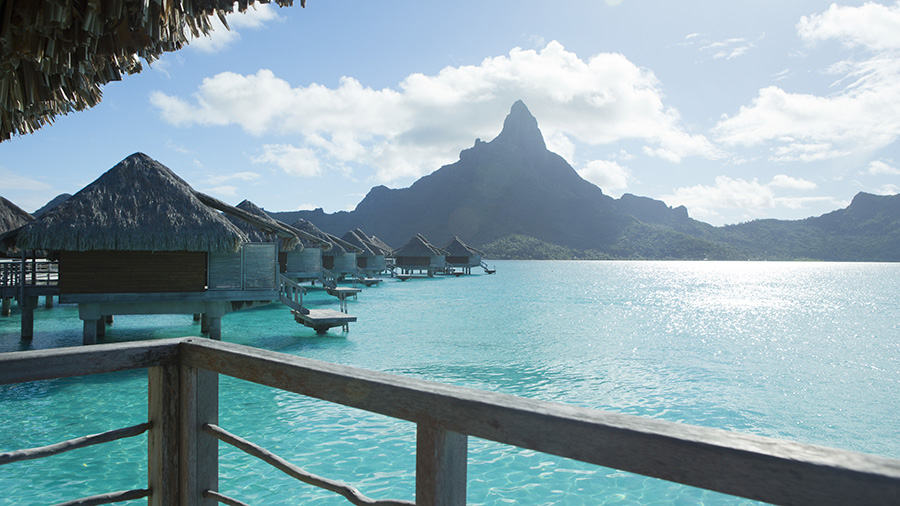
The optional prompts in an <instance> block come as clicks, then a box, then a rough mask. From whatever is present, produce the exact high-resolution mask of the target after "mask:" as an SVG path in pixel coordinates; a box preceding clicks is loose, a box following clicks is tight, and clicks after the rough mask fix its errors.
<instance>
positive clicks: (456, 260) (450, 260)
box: [447, 257, 469, 265]
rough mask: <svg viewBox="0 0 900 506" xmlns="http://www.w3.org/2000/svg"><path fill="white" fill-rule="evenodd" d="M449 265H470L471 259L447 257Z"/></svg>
mask: <svg viewBox="0 0 900 506" xmlns="http://www.w3.org/2000/svg"><path fill="white" fill-rule="evenodd" d="M447 263H448V264H455V265H465V264H468V263H469V257H447Z"/></svg>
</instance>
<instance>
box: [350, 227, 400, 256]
mask: <svg viewBox="0 0 900 506" xmlns="http://www.w3.org/2000/svg"><path fill="white" fill-rule="evenodd" d="M356 230H359V229H356ZM369 243H370V244H371V245H372V246H374V247H376V248H379V249H381V251H383V252H384V254H385V255H390V254H391V253H392V252H393V251H394V248H392V247H390V246H388V244H387V243H386V242H384V241H382V240H381V239H379V238H378V237H376V236H374V235H372V236H369Z"/></svg>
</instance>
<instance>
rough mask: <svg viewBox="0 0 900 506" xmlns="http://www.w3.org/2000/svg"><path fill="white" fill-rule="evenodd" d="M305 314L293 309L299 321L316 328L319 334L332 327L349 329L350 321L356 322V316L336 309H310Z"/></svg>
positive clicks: (295, 317)
mask: <svg viewBox="0 0 900 506" xmlns="http://www.w3.org/2000/svg"><path fill="white" fill-rule="evenodd" d="M308 311H309V312H308V313H306V314H304V313H301V312H300V311H291V313H292V314H293V315H294V319H295V320H296V321H297V323H300V324H302V325H305V326H307V327H309V328H311V329H314V330H315V331H316V333H317V334H324V333H325V332H327V331H328V329H330V328H332V327H342V328H343V329H344V330H345V331H346V330H349V324H350V322H355V321H356V317H355V316H350V315H348V314H347V313H342V312H340V311H335V310H334V309H309V310H308Z"/></svg>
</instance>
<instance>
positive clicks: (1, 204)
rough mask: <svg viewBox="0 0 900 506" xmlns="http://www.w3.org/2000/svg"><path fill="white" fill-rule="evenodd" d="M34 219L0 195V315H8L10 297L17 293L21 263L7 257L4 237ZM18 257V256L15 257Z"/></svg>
mask: <svg viewBox="0 0 900 506" xmlns="http://www.w3.org/2000/svg"><path fill="white" fill-rule="evenodd" d="M33 220H34V216H32V215H31V214H30V213H28V212H26V211H24V210H22V208H20V207H19V206H17V205H15V204H13V203H12V202H10V201H8V200H6V199H5V198H3V197H0V316H9V315H10V312H11V308H12V299H13V298H14V297H16V296H17V295H18V289H19V284H20V283H19V282H18V281H19V274H20V269H21V263H19V262H17V261H15V260H13V259H11V258H7V254H6V253H7V248H6V247H5V243H6V241H5V240H4V239H5V238H6V237H8V236H11V235H12V234H10V232H12V231H14V230H16V229H18V228H20V227H23V226H25V225H27V224H28V223H30V222H31V221H33ZM16 258H18V256H17V257H16Z"/></svg>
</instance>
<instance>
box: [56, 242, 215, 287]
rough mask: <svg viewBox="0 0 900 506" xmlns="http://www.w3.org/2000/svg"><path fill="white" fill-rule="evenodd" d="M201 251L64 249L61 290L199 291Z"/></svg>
mask: <svg viewBox="0 0 900 506" xmlns="http://www.w3.org/2000/svg"><path fill="white" fill-rule="evenodd" d="M205 289H206V252H203V251H157V252H152V251H63V252H60V255H59V291H60V293H153V292H202V291H203V290H205Z"/></svg>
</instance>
